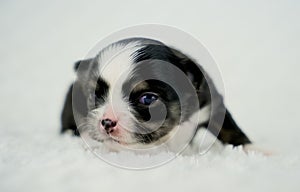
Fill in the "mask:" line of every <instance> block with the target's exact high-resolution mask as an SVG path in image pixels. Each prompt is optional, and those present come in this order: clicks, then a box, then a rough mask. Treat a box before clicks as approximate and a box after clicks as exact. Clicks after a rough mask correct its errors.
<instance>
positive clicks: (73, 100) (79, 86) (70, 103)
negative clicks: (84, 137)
mask: <svg viewBox="0 0 300 192" xmlns="http://www.w3.org/2000/svg"><path fill="white" fill-rule="evenodd" d="M91 63H92V59H89V60H80V61H77V62H76V63H75V65H74V69H75V71H76V72H77V80H76V81H75V82H74V83H73V84H72V85H71V86H70V88H69V90H68V92H67V95H66V99H65V103H64V107H63V111H62V115H61V123H62V128H61V132H62V133H63V132H65V131H67V130H71V131H73V133H74V134H75V135H79V131H78V129H77V126H76V122H75V118H74V115H75V114H76V115H79V116H80V117H82V116H85V115H86V114H87V98H86V96H85V94H84V91H83V83H82V82H81V81H80V78H81V77H82V76H84V75H86V74H85V73H87V72H88V69H89V67H90V65H91ZM73 94H76V96H75V97H73ZM74 112H75V114H74ZM80 117H79V118H80ZM76 118H78V117H76Z"/></svg>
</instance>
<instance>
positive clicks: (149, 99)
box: [139, 93, 158, 105]
mask: <svg viewBox="0 0 300 192" xmlns="http://www.w3.org/2000/svg"><path fill="white" fill-rule="evenodd" d="M157 99H158V96H157V95H156V94H154V93H145V94H143V95H142V96H141V97H140V99H139V102H140V103H142V104H144V105H150V104H152V103H153V102H155V101H156V100H157Z"/></svg>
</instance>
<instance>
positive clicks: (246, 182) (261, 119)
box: [0, 0, 300, 192]
mask: <svg viewBox="0 0 300 192" xmlns="http://www.w3.org/2000/svg"><path fill="white" fill-rule="evenodd" d="M299 10H300V4H299V2H296V1H272V2H267V1H259V0H257V1H256V0H254V1H251V2H247V3H246V2H244V1H238V0H233V1H222V0H220V1H193V2H188V1H182V2H175V1H171V0H167V1H145V2H142V1H134V2H129V1H115V0H112V1H109V2H108V1H107V2H101V1H98V0H95V1H93V2H87V1H47V2H43V1H35V0H30V1H19V2H16V1H1V2H0V26H1V33H0V42H1V43H0V66H1V70H0V95H1V97H0V98H1V100H0V106H1V107H0V191H24V192H26V191H72V192H76V191H105V192H108V191H142V192H144V191H230V192H234V191H249V192H250V191H251V192H253V191H272V192H275V191H289V192H290V191H295V192H296V191H299V189H300V184H299V178H300V159H299V157H300V156H299V149H298V148H299V146H300V138H299V137H300V136H299V135H300V129H299V127H300V123H299V108H300V102H299V98H300V91H299V85H298V84H299V82H300V75H299V71H300V67H299V66H300V65H299V54H298V53H299V50H300V39H299V30H300V22H299V13H300V11H299ZM149 22H150V23H162V24H168V25H172V26H175V27H178V28H181V29H182V30H185V31H187V32H188V33H190V34H192V35H193V36H195V37H196V38H198V39H200V40H201V41H202V42H203V43H204V44H205V45H206V46H207V47H208V48H209V49H210V51H211V53H212V54H213V56H214V57H215V59H216V61H217V63H218V64H219V67H220V70H221V73H222V75H223V79H224V84H225V90H226V97H225V101H226V104H227V106H228V108H229V109H230V110H231V112H232V114H233V116H234V118H235V119H236V120H237V123H238V124H239V125H240V126H241V127H242V129H243V130H244V131H245V132H246V133H247V134H248V135H249V136H250V138H251V139H252V140H254V141H255V142H256V145H257V146H259V147H263V148H266V149H268V150H271V151H275V152H276V155H274V156H270V157H266V156H263V155H261V154H259V153H249V154H248V155H246V154H245V153H244V152H243V150H242V149H241V148H237V149H232V148H231V147H230V146H228V147H225V148H224V149H220V148H218V147H217V148H214V149H213V150H211V151H210V152H209V153H208V154H206V155H203V156H197V155H194V156H179V157H178V158H176V159H175V160H174V161H172V162H170V163H168V164H166V165H163V166H161V167H158V168H155V169H150V170H146V171H128V170H124V169H119V168H116V167H113V166H111V165H108V164H107V163H105V162H103V161H102V160H100V159H98V158H97V157H95V156H94V155H93V154H92V153H91V152H90V151H88V150H86V149H85V147H84V144H83V142H82V141H81V139H80V138H75V137H71V136H69V135H64V136H61V135H59V134H58V132H59V119H60V112H61V107H62V104H63V99H64V97H65V93H66V90H67V88H68V86H69V84H70V83H71V82H72V80H73V78H74V75H73V70H72V68H73V62H75V61H76V60H77V59H80V58H83V57H84V56H85V55H86V53H87V52H88V50H89V49H90V48H92V46H93V45H94V44H95V43H96V42H97V41H98V40H100V39H101V38H103V37H105V36H106V35H108V34H109V33H111V32H113V31H115V30H118V29H120V28H123V27H126V26H129V25H135V24H140V23H149ZM111 155H112V158H114V157H115V156H114V155H115V154H111ZM161 155H164V154H161ZM116 158H121V157H119V156H118V157H116ZM139 158H140V159H143V158H149V157H148V156H144V157H139Z"/></svg>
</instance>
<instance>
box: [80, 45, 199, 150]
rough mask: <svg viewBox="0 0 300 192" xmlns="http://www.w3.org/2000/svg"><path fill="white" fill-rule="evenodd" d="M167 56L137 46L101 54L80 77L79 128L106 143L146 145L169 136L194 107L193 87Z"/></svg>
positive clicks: (157, 49) (177, 62)
mask: <svg viewBox="0 0 300 192" xmlns="http://www.w3.org/2000/svg"><path fill="white" fill-rule="evenodd" d="M172 54H173V53H171V51H170V50H169V49H168V48H167V47H165V46H162V45H144V44H142V43H141V42H130V43H119V44H118V43H117V44H114V45H112V46H110V47H108V48H106V49H105V50H103V51H102V52H101V53H100V54H99V55H98V56H97V57H96V58H95V59H93V65H91V66H92V67H91V66H90V67H89V70H88V72H85V73H86V75H84V76H85V78H82V81H83V83H82V87H84V89H85V90H86V91H85V95H86V98H87V110H88V112H87V115H86V116H87V117H86V118H85V123H84V126H83V127H84V128H83V129H82V130H83V131H88V132H89V135H90V136H91V137H92V138H93V139H95V140H97V141H101V142H103V143H105V144H108V145H112V144H120V145H124V146H147V145H153V144H158V143H162V142H164V141H166V140H167V139H168V138H170V137H171V136H172V134H173V133H174V132H176V130H177V128H178V127H179V126H180V125H182V124H184V123H185V122H188V121H190V118H191V117H192V115H193V114H194V113H195V112H196V111H197V110H198V109H199V105H198V97H197V94H196V92H195V84H194V83H193V82H192V81H191V80H190V78H187V73H186V71H183V66H180V60H179V58H176V57H175V55H172ZM189 125H190V124H189ZM192 126H196V123H194V124H192ZM181 129H182V128H181Z"/></svg>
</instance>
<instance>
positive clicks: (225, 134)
mask: <svg viewBox="0 0 300 192" xmlns="http://www.w3.org/2000/svg"><path fill="white" fill-rule="evenodd" d="M214 132H215V130H214V131H212V133H214ZM215 134H217V133H215ZM216 136H217V138H218V139H219V140H220V141H221V142H222V143H224V144H231V145H233V146H238V145H246V144H250V143H251V141H250V140H249V138H248V137H247V136H246V135H245V133H243V131H242V130H241V129H240V128H239V126H238V125H237V124H236V122H235V121H234V120H233V118H232V116H231V114H230V113H229V111H228V110H226V114H225V118H224V122H223V125H222V127H221V129H220V132H219V134H217V135H216Z"/></svg>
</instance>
